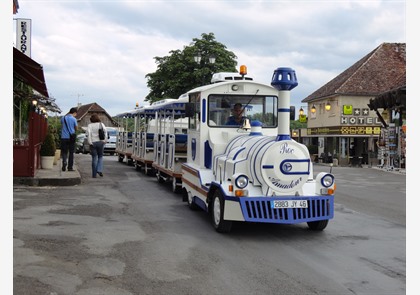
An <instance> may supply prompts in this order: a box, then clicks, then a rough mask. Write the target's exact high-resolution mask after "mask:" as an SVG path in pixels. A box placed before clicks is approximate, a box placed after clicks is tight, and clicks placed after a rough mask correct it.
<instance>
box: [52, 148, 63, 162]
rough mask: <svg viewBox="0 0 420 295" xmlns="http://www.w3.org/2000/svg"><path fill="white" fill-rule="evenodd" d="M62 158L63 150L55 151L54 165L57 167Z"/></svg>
mask: <svg viewBox="0 0 420 295" xmlns="http://www.w3.org/2000/svg"><path fill="white" fill-rule="evenodd" d="M60 156H61V150H60V149H57V150H55V156H54V165H57V163H58V161H59V160H60Z"/></svg>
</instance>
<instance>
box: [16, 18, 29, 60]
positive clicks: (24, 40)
mask: <svg viewBox="0 0 420 295" xmlns="http://www.w3.org/2000/svg"><path fill="white" fill-rule="evenodd" d="M16 25H17V27H16V48H17V49H18V50H19V51H21V52H22V53H24V54H25V55H26V56H28V57H31V20H30V19H24V18H18V19H16Z"/></svg>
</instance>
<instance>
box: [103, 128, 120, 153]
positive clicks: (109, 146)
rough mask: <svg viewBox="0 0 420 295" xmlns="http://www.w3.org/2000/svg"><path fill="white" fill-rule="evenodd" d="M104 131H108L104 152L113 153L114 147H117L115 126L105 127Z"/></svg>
mask: <svg viewBox="0 0 420 295" xmlns="http://www.w3.org/2000/svg"><path fill="white" fill-rule="evenodd" d="M106 131H107V132H108V140H107V142H106V144H105V147H104V153H106V154H110V155H114V154H115V149H116V147H117V133H118V130H117V128H113V127H106Z"/></svg>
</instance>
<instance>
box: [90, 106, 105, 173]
mask: <svg viewBox="0 0 420 295" xmlns="http://www.w3.org/2000/svg"><path fill="white" fill-rule="evenodd" d="M90 122H91V123H90V124H89V125H88V127H87V130H86V133H87V139H88V142H89V146H90V155H91V156H92V177H93V178H96V175H97V174H99V176H101V177H102V176H104V174H103V156H104V146H105V143H106V139H107V138H108V132H107V131H106V127H105V125H104V124H103V123H102V122H101V119H99V116H98V115H97V114H93V115H92V116H91V117H90Z"/></svg>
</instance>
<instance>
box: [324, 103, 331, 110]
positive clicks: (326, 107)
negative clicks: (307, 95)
mask: <svg viewBox="0 0 420 295" xmlns="http://www.w3.org/2000/svg"><path fill="white" fill-rule="evenodd" d="M325 110H326V111H327V112H328V111H329V110H331V104H330V102H329V101H328V102H327V104H326V105H325Z"/></svg>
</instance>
